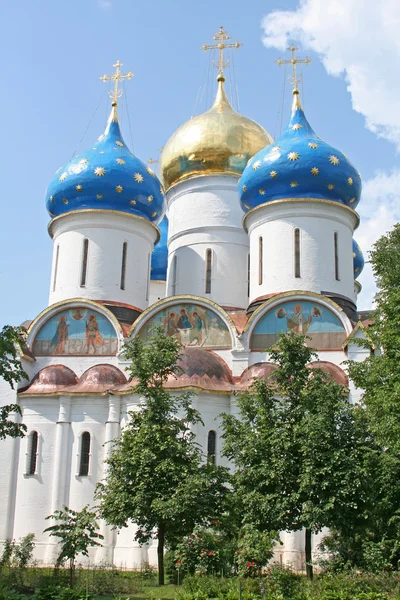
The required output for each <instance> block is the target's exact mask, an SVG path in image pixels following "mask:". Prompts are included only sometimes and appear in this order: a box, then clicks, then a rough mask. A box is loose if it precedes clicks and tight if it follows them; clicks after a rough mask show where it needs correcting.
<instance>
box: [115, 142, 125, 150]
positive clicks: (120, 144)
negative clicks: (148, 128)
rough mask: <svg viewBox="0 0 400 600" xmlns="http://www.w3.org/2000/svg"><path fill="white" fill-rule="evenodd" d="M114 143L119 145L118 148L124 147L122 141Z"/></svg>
mask: <svg viewBox="0 0 400 600" xmlns="http://www.w3.org/2000/svg"><path fill="white" fill-rule="evenodd" d="M115 143H116V144H117V146H119V147H120V148H123V147H124V145H123V143H122V142H119V141H116V142H115Z"/></svg>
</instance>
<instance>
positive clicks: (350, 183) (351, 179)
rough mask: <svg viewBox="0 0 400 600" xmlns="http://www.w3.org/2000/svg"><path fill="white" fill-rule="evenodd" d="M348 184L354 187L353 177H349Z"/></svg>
mask: <svg viewBox="0 0 400 600" xmlns="http://www.w3.org/2000/svg"><path fill="white" fill-rule="evenodd" d="M347 183H348V184H349V185H353V178H352V177H349V178H348V180H347Z"/></svg>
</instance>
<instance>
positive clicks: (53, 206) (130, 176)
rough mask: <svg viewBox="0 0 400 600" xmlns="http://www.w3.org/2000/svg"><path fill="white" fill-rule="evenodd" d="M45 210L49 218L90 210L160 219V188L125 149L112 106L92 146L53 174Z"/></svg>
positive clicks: (162, 192)
mask: <svg viewBox="0 0 400 600" xmlns="http://www.w3.org/2000/svg"><path fill="white" fill-rule="evenodd" d="M46 208H47V210H48V212H49V213H50V216H51V217H56V216H58V215H62V214H65V213H68V212H71V211H73V210H83V209H88V208H90V209H106V210H116V211H121V212H126V213H130V214H133V215H138V216H140V217H145V218H146V219H148V220H149V221H152V222H156V223H158V222H159V221H160V220H161V218H162V216H163V213H164V190H163V188H162V185H161V183H160V181H159V179H158V178H157V177H156V175H155V174H154V173H153V171H152V170H151V169H149V168H148V167H146V165H145V164H144V163H143V162H142V161H141V160H139V159H138V158H136V156H134V155H133V154H132V153H131V152H130V150H128V148H127V147H126V145H125V142H124V140H123V139H122V135H121V131H120V128H119V123H118V117H117V111H116V107H115V106H113V108H112V111H111V114H110V118H109V120H108V123H107V127H106V130H105V132H104V133H103V135H101V136H100V137H99V139H98V141H97V142H96V143H95V144H94V145H93V147H92V148H90V149H89V150H87V151H86V152H83V154H81V155H79V156H76V157H74V158H73V159H72V160H71V161H70V162H69V163H68V164H66V165H65V167H62V168H61V169H59V170H58V171H57V173H56V174H55V176H54V177H53V180H52V181H51V183H50V185H49V187H48V190H47V192H46Z"/></svg>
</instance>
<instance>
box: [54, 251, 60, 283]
mask: <svg viewBox="0 0 400 600" xmlns="http://www.w3.org/2000/svg"><path fill="white" fill-rule="evenodd" d="M59 254H60V244H57V250H56V260H55V264H54V277H53V292H54V291H55V289H56V282H57V271H58V255H59Z"/></svg>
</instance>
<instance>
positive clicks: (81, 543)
mask: <svg viewBox="0 0 400 600" xmlns="http://www.w3.org/2000/svg"><path fill="white" fill-rule="evenodd" d="M46 519H53V520H54V521H57V523H56V524H55V525H51V526H50V527H47V528H46V529H45V530H44V531H45V532H46V531H48V532H49V533H50V535H52V536H54V537H57V538H59V540H60V542H59V543H60V553H59V555H58V557H57V562H56V567H57V568H58V567H60V566H62V565H63V564H65V563H66V562H67V561H68V562H69V572H70V586H71V587H72V586H73V578H74V569H75V560H76V557H77V556H78V554H83V556H89V548H90V547H92V546H101V543H100V542H99V540H102V539H103V536H102V535H101V534H100V533H98V527H99V526H98V523H97V521H96V519H97V513H96V512H95V511H93V510H92V511H91V510H89V507H88V506H84V507H83V508H82V510H80V511H75V510H72V508H68V507H67V506H63V509H62V510H56V511H55V512H54V514H52V515H49V516H48V517H46Z"/></svg>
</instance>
